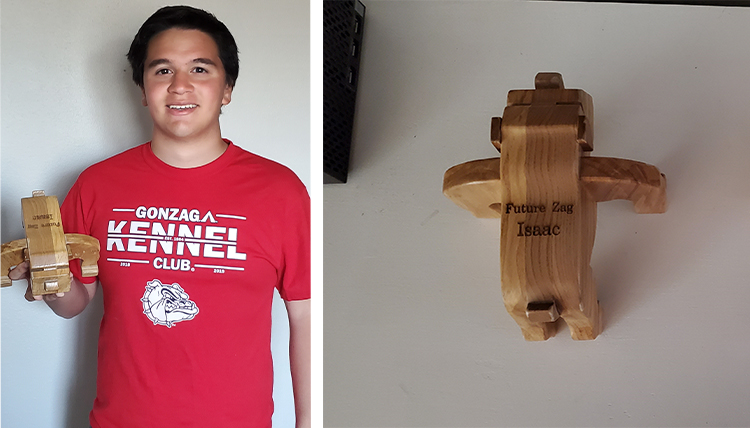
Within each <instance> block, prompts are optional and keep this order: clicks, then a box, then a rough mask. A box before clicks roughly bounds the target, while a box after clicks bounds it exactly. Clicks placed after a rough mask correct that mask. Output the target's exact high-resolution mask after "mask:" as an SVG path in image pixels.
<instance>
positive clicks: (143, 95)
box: [141, 87, 148, 107]
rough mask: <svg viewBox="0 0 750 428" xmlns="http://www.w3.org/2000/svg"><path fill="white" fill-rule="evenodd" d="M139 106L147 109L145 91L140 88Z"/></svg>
mask: <svg viewBox="0 0 750 428" xmlns="http://www.w3.org/2000/svg"><path fill="white" fill-rule="evenodd" d="M141 104H143V106H144V107H148V100H146V90H145V89H144V88H142V87H141Z"/></svg>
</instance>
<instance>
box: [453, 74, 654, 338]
mask: <svg viewBox="0 0 750 428" xmlns="http://www.w3.org/2000/svg"><path fill="white" fill-rule="evenodd" d="M535 88H536V89H535V90H517V91H510V92H509V93H508V105H507V107H506V108H505V112H504V114H503V118H502V119H500V118H493V119H492V122H491V125H490V141H491V142H492V144H493V145H494V146H495V147H496V148H497V149H498V151H501V153H502V154H501V156H500V157H499V158H491V159H482V160H476V161H471V162H466V163H463V164H460V165H456V166H454V167H452V168H450V169H449V170H448V171H446V173H445V176H444V179H443V193H444V194H445V195H446V196H447V197H448V198H450V199H451V200H452V201H453V202H455V203H456V204H457V205H458V206H460V207H462V208H464V209H467V210H469V211H471V212H472V213H473V214H474V215H475V216H477V217H480V218H499V219H500V270H501V278H500V279H501V284H502V292H503V300H504V302H505V307H506V309H507V311H508V312H509V313H510V315H511V316H512V317H513V318H514V319H515V321H516V322H517V323H518V325H519V326H520V327H521V331H522V333H523V335H524V337H525V338H526V340H546V339H548V338H549V337H551V336H552V335H554V334H555V331H556V328H555V324H554V322H555V321H556V320H557V319H558V317H561V318H563V319H564V320H565V322H566V323H567V324H568V327H569V328H570V333H571V336H572V337H573V339H577V340H588V339H595V338H596V337H597V335H598V334H599V333H600V332H601V330H602V318H601V310H600V307H599V302H598V300H597V298H596V287H595V285H594V281H593V277H592V274H591V267H590V260H591V251H592V249H593V246H594V235H595V232H596V203H597V202H603V201H609V200H613V199H626V200H630V201H632V202H633V204H634V206H635V210H636V212H638V213H662V212H664V211H666V179H665V177H664V175H663V174H661V173H660V172H659V170H658V169H657V168H656V167H654V166H652V165H648V164H645V163H642V162H636V161H631V160H626V159H614V158H597V157H590V156H588V152H590V151H591V150H593V102H592V100H591V96H589V95H588V94H587V93H586V92H584V91H582V90H571V89H565V87H564V85H563V82H562V76H561V75H560V74H559V73H539V74H538V75H537V76H536V80H535Z"/></svg>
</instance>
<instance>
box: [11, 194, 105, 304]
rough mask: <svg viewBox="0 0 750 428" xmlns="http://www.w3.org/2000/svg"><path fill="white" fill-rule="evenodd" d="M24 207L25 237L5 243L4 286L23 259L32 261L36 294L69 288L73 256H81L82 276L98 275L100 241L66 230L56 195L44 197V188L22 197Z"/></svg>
mask: <svg viewBox="0 0 750 428" xmlns="http://www.w3.org/2000/svg"><path fill="white" fill-rule="evenodd" d="M21 208H22V210H23V221H24V229H25V231H26V239H18V240H15V241H12V242H7V243H5V244H3V245H2V267H1V269H2V271H1V272H0V274H2V276H0V284H1V285H2V286H3V287H7V286H9V285H11V280H10V278H8V272H9V271H10V268H11V267H13V266H16V265H18V264H20V263H22V262H24V261H28V262H29V272H30V278H31V292H32V294H33V295H34V296H41V295H44V294H53V293H65V292H67V291H69V290H70V269H69V264H68V260H70V259H81V268H82V273H83V276H96V275H97V274H98V272H99V270H98V267H97V261H98V260H99V241H98V240H97V239H96V238H94V237H92V236H87V235H80V234H76V233H68V234H66V233H64V232H63V227H62V221H61V218H60V204H59V203H58V201H57V197H55V196H44V191H41V190H37V191H35V192H34V193H33V196H32V197H31V198H23V199H21Z"/></svg>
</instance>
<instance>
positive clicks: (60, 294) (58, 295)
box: [55, 293, 65, 297]
mask: <svg viewBox="0 0 750 428" xmlns="http://www.w3.org/2000/svg"><path fill="white" fill-rule="evenodd" d="M64 295H65V293H55V296H57V297H62V296H64Z"/></svg>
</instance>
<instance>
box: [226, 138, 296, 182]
mask: <svg viewBox="0 0 750 428" xmlns="http://www.w3.org/2000/svg"><path fill="white" fill-rule="evenodd" d="M231 147H232V150H233V156H234V162H233V164H232V166H233V167H240V168H242V169H244V170H247V171H250V172H252V174H253V175H254V176H255V177H256V178H255V179H257V180H262V181H264V182H265V185H267V186H269V187H271V188H274V189H277V190H283V189H288V190H289V191H292V192H300V191H302V192H305V194H307V189H306V188H305V185H304V184H303V183H302V181H301V180H300V179H299V177H298V176H297V174H295V173H294V171H292V170H291V169H290V168H288V167H287V166H285V165H282V164H280V163H278V162H276V161H273V160H271V159H267V158H264V157H263V156H259V155H257V154H255V153H251V152H249V151H247V150H245V149H243V148H241V147H239V146H236V145H234V144H233V145H232V146H231Z"/></svg>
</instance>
